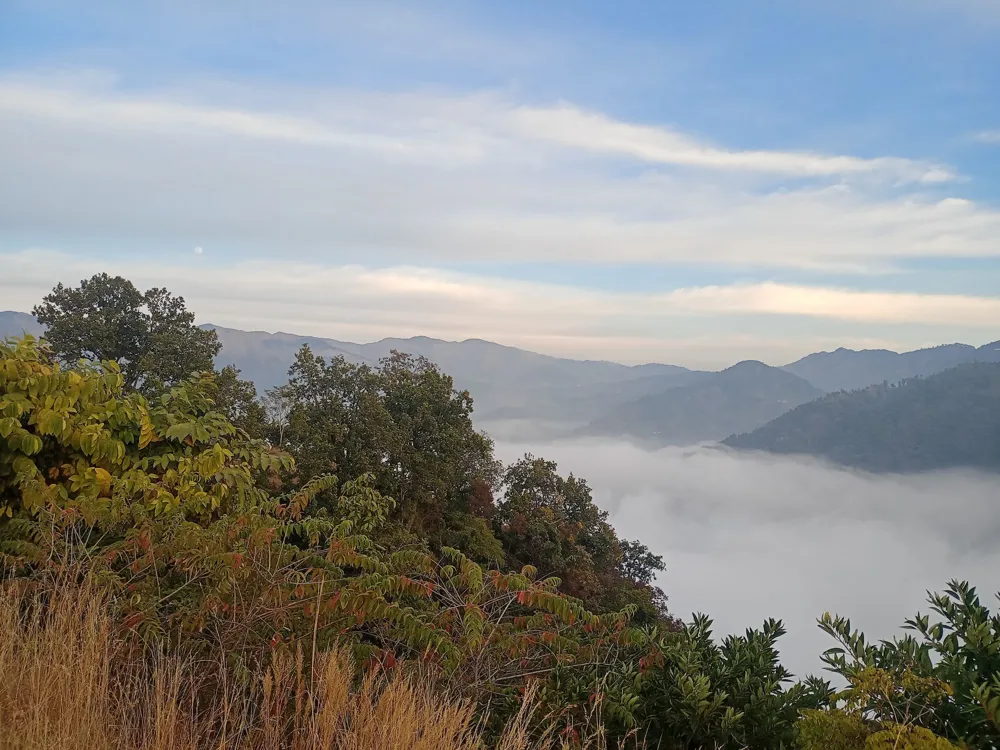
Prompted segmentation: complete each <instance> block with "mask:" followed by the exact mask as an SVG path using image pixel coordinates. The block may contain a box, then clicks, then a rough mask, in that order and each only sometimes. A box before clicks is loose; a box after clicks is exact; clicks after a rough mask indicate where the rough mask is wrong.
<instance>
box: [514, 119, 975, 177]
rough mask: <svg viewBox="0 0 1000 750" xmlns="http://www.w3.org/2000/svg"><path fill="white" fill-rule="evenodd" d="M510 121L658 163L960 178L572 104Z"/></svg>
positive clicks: (572, 143) (926, 167)
mask: <svg viewBox="0 0 1000 750" xmlns="http://www.w3.org/2000/svg"><path fill="white" fill-rule="evenodd" d="M510 119H511V121H512V123H513V124H514V126H515V128H516V129H517V130H519V131H520V132H521V133H522V134H524V135H526V136H531V137H535V138H543V139H546V140H551V141H553V142H554V143H558V144H560V145H563V146H567V147H573V148H580V149H587V150H591V151H598V152H605V153H609V154H619V155H628V156H632V157H635V158H637V159H640V160H643V161H647V162H653V163H661V164H677V165H683V166H690V167H703V168H706V169H724V170H725V169H728V170H737V171H747V172H764V173H774V174H786V175H797V176H803V177H831V176H838V175H852V174H870V175H884V176H886V177H888V178H890V179H896V180H904V181H916V182H946V181H948V180H951V179H954V177H955V175H954V173H953V172H952V171H951V170H950V169H948V168H947V167H944V166H941V165H933V164H925V163H921V162H915V161H912V160H910V159H899V158H892V157H879V158H876V159H860V158H858V157H854V156H828V155H824V154H811V153H796V152H787V151H756V150H749V151H735V150H727V149H722V148H715V147H712V146H708V145H706V144H703V143H700V142H698V141H697V140H695V139H693V138H691V137H689V136H687V135H685V134H683V133H679V132H677V131H674V130H670V129H667V128H662V127H652V126H648V125H634V124H630V123H626V122H621V121H619V120H614V119H612V118H610V117H607V116H605V115H603V114H600V113H597V112H586V111H584V110H581V109H578V108H577V107H574V106H571V105H563V106H560V107H552V108H538V107H523V108H519V109H517V110H515V111H514V112H513V113H512V114H511V116H510Z"/></svg>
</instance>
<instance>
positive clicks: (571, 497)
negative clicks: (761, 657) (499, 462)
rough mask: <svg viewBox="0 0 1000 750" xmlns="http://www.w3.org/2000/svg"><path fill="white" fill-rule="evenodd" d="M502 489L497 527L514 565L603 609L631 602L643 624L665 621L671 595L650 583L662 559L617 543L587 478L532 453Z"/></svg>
mask: <svg viewBox="0 0 1000 750" xmlns="http://www.w3.org/2000/svg"><path fill="white" fill-rule="evenodd" d="M504 486H505V488H506V492H505V494H504V498H503V500H502V501H501V502H500V503H499V504H498V506H497V512H496V514H495V516H494V525H495V529H496V534H497V536H498V537H499V539H500V541H501V542H502V543H503V547H504V551H505V552H506V555H507V563H508V564H509V565H524V564H531V565H533V566H535V567H537V568H538V570H539V572H540V573H541V574H542V575H554V576H557V577H558V578H560V579H561V580H562V590H563V591H565V592H566V593H568V594H570V595H572V596H575V597H578V598H580V599H583V600H584V601H586V602H587V603H588V606H592V607H593V608H595V609H596V610H598V611H606V612H607V611H615V610H618V609H621V608H622V607H625V606H626V605H628V604H634V605H636V606H637V607H638V610H639V611H638V620H639V621H640V622H641V621H643V620H647V621H648V620H661V619H665V618H666V617H667V615H666V597H664V595H663V592H662V591H660V589H658V588H656V587H655V586H653V584H652V582H653V578H654V577H655V575H656V573H657V572H658V571H661V570H663V567H664V566H663V559H662V558H660V557H659V556H657V555H654V554H652V553H651V552H650V551H649V550H648V549H647V548H646V547H645V546H643V545H641V544H639V543H638V542H629V541H625V540H621V539H619V538H618V536H617V534H616V533H615V530H614V529H613V528H612V527H611V524H609V523H608V514H607V511H603V510H601V509H600V508H599V507H598V506H597V505H596V504H595V503H594V501H593V498H592V497H591V492H590V487H589V486H587V482H586V481H585V480H583V479H580V478H578V477H574V476H573V475H572V474H571V475H569V476H568V477H562V476H560V475H559V473H558V467H557V466H556V464H555V462H553V461H546V460H545V459H542V458H535V457H534V456H532V455H530V454H528V455H525V456H524V458H522V459H520V460H519V461H516V462H515V463H513V464H511V466H510V467H509V468H508V469H507V472H506V474H505V475H504Z"/></svg>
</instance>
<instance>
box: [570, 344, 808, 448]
mask: <svg viewBox="0 0 1000 750" xmlns="http://www.w3.org/2000/svg"><path fill="white" fill-rule="evenodd" d="M822 395H823V394H822V391H820V390H819V389H818V388H816V387H815V386H813V385H811V384H810V383H808V382H806V381H805V380H803V379H802V378H800V377H798V376H797V375H793V374H792V373H790V372H786V371H784V370H782V369H780V368H777V367H769V366H768V365H765V364H764V363H763V362H757V361H753V360H748V361H746V362H740V363H739V364H736V365H733V366H732V367H730V368H728V369H726V370H723V371H722V372H717V373H706V374H704V375H703V376H702V377H700V378H698V379H696V380H695V381H694V382H692V383H689V384H686V385H679V386H676V387H674V388H670V389H669V390H666V391H662V392H660V393H655V394H649V395H645V396H642V397H641V398H638V399H635V400H633V401H629V402H626V403H624V404H620V405H618V406H616V407H614V408H611V409H609V410H608V411H607V412H606V413H605V414H604V415H603V416H602V417H601V418H600V419H597V420H595V421H594V422H592V423H591V424H589V425H588V426H587V427H585V428H584V429H582V430H580V431H579V432H578V434H582V435H594V436H607V437H631V438H636V439H639V440H642V441H647V442H651V443H659V444H673V445H685V444H690V443H697V442H704V441H710V440H721V439H722V438H724V437H725V436H726V435H731V434H733V433H734V432H745V431H747V430H752V429H755V428H756V427H759V426H760V425H763V424H766V423H767V422H769V421H770V420H772V419H774V418H775V417H776V416H778V415H779V414H782V413H784V412H786V411H788V410H789V409H792V408H794V407H796V406H798V405H799V404H803V403H805V402H807V401H812V400H813V399H815V398H818V397H819V396H822Z"/></svg>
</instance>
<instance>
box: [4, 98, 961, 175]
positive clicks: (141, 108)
mask: <svg viewBox="0 0 1000 750" xmlns="http://www.w3.org/2000/svg"><path fill="white" fill-rule="evenodd" d="M357 98H358V99H362V100H364V99H366V98H367V99H368V100H369V101H370V103H372V104H377V105H380V106H386V105H388V106H390V107H393V108H394V109H395V110H396V113H397V114H405V113H406V110H407V109H409V110H410V112H409V114H410V115H411V116H413V117H415V118H416V119H417V120H421V121H422V123H421V122H416V121H413V120H411V121H410V122H409V123H408V124H409V125H410V126H411V128H412V130H413V131H416V132H412V133H408V134H405V135H404V134H403V133H395V134H393V133H384V132H383V133H377V132H376V133H369V132H365V130H363V129H361V128H356V127H355V128H350V127H344V123H343V122H338V121H337V119H338V118H335V117H331V116H332V114H333V113H331V112H328V113H327V115H328V117H331V119H333V121H332V122H324V121H322V120H320V119H317V118H315V117H299V116H292V115H287V114H279V113H271V112H261V111H255V110H252V109H238V108H219V107H210V106H204V105H197V104H189V103H181V102H176V101H169V100H163V99H158V98H151V97H132V98H124V97H121V96H114V95H108V94H107V93H104V94H103V95H94V94H87V93H82V92H78V91H66V90H60V89H58V88H51V87H45V86H40V85H38V84H30V83H22V82H18V81H16V80H15V81H10V82H7V83H0V111H6V112H7V113H9V114H11V115H15V116H16V115H21V116H28V117H33V118H41V119H47V120H59V121H64V122H69V123H74V124H78V125H85V126H88V127H103V128H122V127H125V128H132V129H140V130H152V131H157V132H168V133H195V134H197V133H202V134H210V135H212V134H223V135H232V136H238V137H242V138H254V139H265V140H276V141H287V142H290V143H297V144H302V145H308V146H321V147H330V148H345V149H359V150H363V151H372V152H375V153H380V154H384V155H388V156H390V157H401V158H407V159H419V160H427V161H439V162H440V161H443V162H445V163H451V160H449V159H448V158H447V155H448V154H449V153H451V154H454V153H455V152H459V153H463V148H462V143H460V142H456V141H457V140H458V139H457V138H456V136H466V137H470V136H471V138H470V139H473V140H477V141H479V143H480V145H481V146H485V144H487V143H488V142H490V141H493V142H494V143H496V142H497V141H499V139H503V138H511V137H518V138H522V139H528V140H533V139H535V140H541V141H547V142H551V143H554V144H557V145H559V146H562V147H564V148H571V149H580V150H583V151H587V152H600V153H607V154H615V155H619V156H628V157H632V158H635V159H638V160H640V161H644V162H648V163H652V164H672V165H680V166H686V167H698V168H703V169H711V170H735V171H739V172H760V173H764V174H778V175H792V176H801V177H835V176H849V175H855V174H867V175H883V176H885V177H887V178H889V179H893V180H901V181H915V182H928V183H933V182H946V181H949V180H952V179H954V177H955V175H954V173H953V172H951V171H950V170H949V169H948V168H947V167H944V166H941V165H934V164H928V163H922V162H919V161H913V160H910V159H900V158H892V157H880V158H875V159H862V158H858V157H854V156H829V155H823V154H810V153H794V152H783V151H760V150H729V149H722V148H715V147H712V146H708V145H705V144H702V143H700V142H699V141H697V140H696V139H694V138H692V137H690V136H688V135H686V134H684V133H681V132H679V131H676V130H671V129H668V128H663V127H653V126H649V125H636V124H632V123H627V122H622V121H620V120H615V119H613V118H611V117H608V116H607V115H604V114H602V113H599V112H588V111H586V110H582V109H580V108H578V107H575V106H572V105H569V104H563V105H561V106H556V107H518V106H515V105H512V104H511V103H509V102H507V101H505V100H503V99H502V98H500V97H498V96H495V95H490V96H482V95H480V96H478V97H477V96H472V97H468V98H457V99H447V98H442V97H426V98H422V99H421V98H416V97H412V96H411V97H407V96H395V97H394V96H385V97H370V96H369V97H362V96H358V97H357ZM372 99H374V100H375V101H371V100H372ZM348 108H349V109H351V110H354V112H353V114H355V115H356V114H358V112H357V105H356V104H354V105H353V106H351V105H349V107H348ZM371 114H373V113H368V116H366V117H365V118H364V120H366V125H367V126H368V127H372V126H374V127H375V128H376V129H377V128H379V127H381V128H382V129H385V127H386V125H387V121H386V120H383V121H382V122H374V121H373V120H372V119H371V117H370V115H371ZM340 117H343V115H342V114H341V115H340ZM446 118H450V121H449V120H448V119H446ZM429 120H430V121H433V123H434V124H433V125H432V126H430V127H428V122H429ZM421 131H423V132H422V133H421ZM446 143H447V145H448V146H450V149H449V148H446ZM476 155H477V156H478V157H479V158H487V156H488V154H487V153H486V152H485V148H483V149H481V150H478V151H477V154H476Z"/></svg>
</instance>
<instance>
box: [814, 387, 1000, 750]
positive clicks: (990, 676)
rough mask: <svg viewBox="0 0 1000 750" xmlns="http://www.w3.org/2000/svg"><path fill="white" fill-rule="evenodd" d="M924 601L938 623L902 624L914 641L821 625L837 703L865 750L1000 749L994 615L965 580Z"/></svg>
mask: <svg viewBox="0 0 1000 750" xmlns="http://www.w3.org/2000/svg"><path fill="white" fill-rule="evenodd" d="M930 380H933V378H929V379H928V381H930ZM928 601H929V603H930V605H931V608H932V610H933V612H934V613H935V614H936V615H937V621H934V620H932V619H931V617H930V615H921V614H919V613H918V614H917V615H915V616H914V617H913V618H912V619H910V620H907V621H906V623H905V625H904V627H905V628H906V629H907V630H911V631H913V632H915V633H916V634H917V635H918V636H919V638H916V637H914V636H912V635H906V636H904V637H902V638H896V639H894V640H892V641H882V642H881V643H878V644H875V643H871V642H869V641H868V640H867V639H866V638H865V635H864V633H862V632H860V631H857V630H853V629H852V627H851V621H850V620H849V619H845V618H843V617H840V616H834V615H831V614H829V613H827V614H825V615H823V617H822V618H820V621H819V625H820V627H821V628H822V629H823V630H824V631H825V632H826V633H828V634H829V635H830V636H832V637H833V638H834V639H835V640H836V641H837V646H835V647H833V648H831V649H828V650H827V651H826V652H825V653H824V654H823V656H822V658H823V661H824V662H826V664H827V665H828V667H829V669H830V670H831V671H833V672H835V673H837V674H839V675H840V676H841V677H843V679H844V680H845V681H846V682H847V684H848V688H847V689H846V690H844V691H843V692H842V693H840V694H839V695H838V696H837V697H838V699H839V700H842V701H843V702H844V703H845V707H846V710H847V711H848V712H849V713H854V714H857V715H858V716H860V717H862V718H863V719H864V720H865V721H867V722H868V724H869V726H870V727H871V730H872V732H874V733H875V734H873V738H874V739H873V740H871V741H870V742H869V747H873V746H876V745H875V744H874V743H875V742H877V741H882V740H883V739H885V740H891V741H887V742H886V743H885V744H880V745H877V747H894V746H895V747H911V746H912V747H915V748H916V747H927V748H937V747H948V743H947V742H945V739H946V740H949V741H953V742H956V743H958V744H959V745H960V746H961V747H969V748H980V749H981V750H992V749H993V748H996V747H998V746H1000V615H997V614H994V613H991V612H990V610H989V609H988V608H987V607H986V606H984V605H983V604H982V603H981V602H980V600H979V596H978V594H977V593H976V589H975V588H974V587H973V586H970V585H969V584H968V583H967V582H965V581H951V582H949V584H948V587H947V589H946V590H945V593H943V594H938V593H935V594H932V593H928ZM940 738H945V739H940ZM907 742H909V744H906V743H907ZM935 743H936V744H935Z"/></svg>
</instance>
